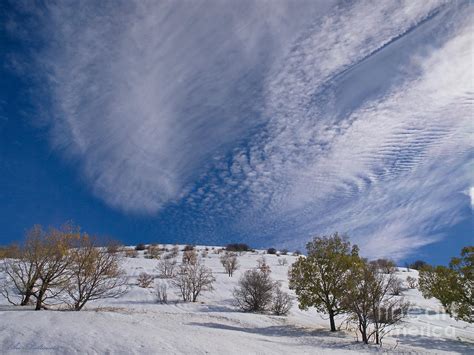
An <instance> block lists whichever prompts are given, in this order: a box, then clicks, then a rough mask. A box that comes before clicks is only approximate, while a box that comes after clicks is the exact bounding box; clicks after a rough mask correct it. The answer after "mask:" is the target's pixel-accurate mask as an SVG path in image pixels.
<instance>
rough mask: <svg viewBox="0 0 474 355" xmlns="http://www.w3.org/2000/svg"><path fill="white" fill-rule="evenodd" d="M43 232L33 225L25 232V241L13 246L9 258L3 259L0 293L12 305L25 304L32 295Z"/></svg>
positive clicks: (39, 227)
mask: <svg viewBox="0 0 474 355" xmlns="http://www.w3.org/2000/svg"><path fill="white" fill-rule="evenodd" d="M44 234H45V232H44V231H43V228H42V227H41V226H40V225H35V226H34V227H33V228H31V229H30V230H29V231H28V232H27V235H26V240H25V243H24V244H22V245H20V246H19V247H17V248H15V250H14V251H13V252H12V254H11V255H10V257H11V258H10V259H5V260H4V261H3V265H2V266H3V270H4V272H5V274H6V278H5V280H4V282H3V284H2V285H1V288H0V293H1V294H2V295H3V296H4V297H5V298H6V299H7V300H8V302H10V303H11V304H13V305H17V304H19V305H21V306H26V305H27V304H29V303H30V300H31V297H33V296H34V291H35V286H36V282H37V280H38V278H39V275H38V268H37V265H38V259H39V258H40V252H41V251H42V247H41V245H42V240H43V239H44Z"/></svg>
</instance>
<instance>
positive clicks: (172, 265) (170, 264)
mask: <svg viewBox="0 0 474 355" xmlns="http://www.w3.org/2000/svg"><path fill="white" fill-rule="evenodd" d="M156 268H157V271H158V275H159V277H161V278H162V279H170V278H172V277H174V275H175V270H176V259H170V258H163V259H161V260H160V261H159V262H158V265H157V267H156Z"/></svg>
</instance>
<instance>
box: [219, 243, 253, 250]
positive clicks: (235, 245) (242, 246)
mask: <svg viewBox="0 0 474 355" xmlns="http://www.w3.org/2000/svg"><path fill="white" fill-rule="evenodd" d="M225 250H227V251H234V252H242V251H251V250H252V249H251V248H250V247H249V246H248V245H247V244H244V243H231V244H227V245H226V247H225Z"/></svg>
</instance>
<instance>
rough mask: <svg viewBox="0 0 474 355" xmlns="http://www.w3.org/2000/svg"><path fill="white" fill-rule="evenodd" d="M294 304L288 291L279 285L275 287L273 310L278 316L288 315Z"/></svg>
mask: <svg viewBox="0 0 474 355" xmlns="http://www.w3.org/2000/svg"><path fill="white" fill-rule="evenodd" d="M292 305H293V301H292V300H291V297H290V295H289V294H288V293H286V292H283V291H282V290H281V288H280V287H279V286H276V287H275V290H274V296H273V301H272V306H271V311H272V312H273V314H275V315H277V316H284V315H287V314H288V312H289V311H290V309H291V306H292Z"/></svg>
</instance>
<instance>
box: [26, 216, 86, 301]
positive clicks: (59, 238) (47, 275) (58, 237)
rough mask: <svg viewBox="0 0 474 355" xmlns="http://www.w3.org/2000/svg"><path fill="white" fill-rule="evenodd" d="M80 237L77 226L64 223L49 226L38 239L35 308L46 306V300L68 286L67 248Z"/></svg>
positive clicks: (69, 259)
mask: <svg viewBox="0 0 474 355" xmlns="http://www.w3.org/2000/svg"><path fill="white" fill-rule="evenodd" d="M79 238H80V232H79V227H75V226H73V225H71V224H66V225H64V226H63V227H61V228H60V229H55V228H50V230H49V232H48V233H47V234H46V235H45V236H44V238H42V240H41V241H40V248H39V252H38V254H37V258H36V260H35V268H36V271H37V275H38V280H37V283H36V286H35V288H36V291H35V293H34V296H35V298H36V307H35V310H40V309H42V308H46V306H47V304H46V301H47V300H49V299H55V298H57V297H58V296H59V295H60V294H61V293H63V292H64V290H65V289H66V288H67V287H68V283H69V280H70V278H71V273H70V272H69V270H70V269H69V268H70V266H71V262H72V258H71V257H70V253H69V250H70V249H71V246H72V245H73V243H74V242H75V241H76V240H78V239H79Z"/></svg>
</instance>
